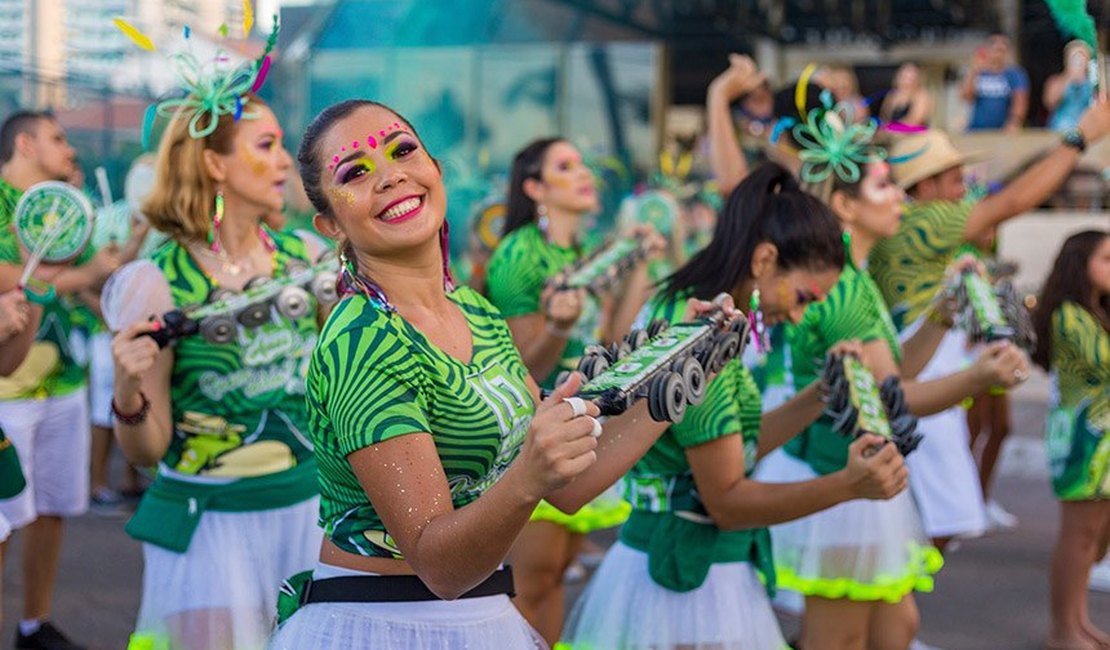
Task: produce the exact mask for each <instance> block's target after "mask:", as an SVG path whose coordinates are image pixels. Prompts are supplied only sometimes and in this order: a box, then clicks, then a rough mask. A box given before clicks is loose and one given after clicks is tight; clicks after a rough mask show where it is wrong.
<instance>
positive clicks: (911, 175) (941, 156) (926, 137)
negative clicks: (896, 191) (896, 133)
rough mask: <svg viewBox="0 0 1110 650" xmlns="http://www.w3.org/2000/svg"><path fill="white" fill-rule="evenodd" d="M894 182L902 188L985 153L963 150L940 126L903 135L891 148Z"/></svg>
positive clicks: (979, 157) (976, 158)
mask: <svg viewBox="0 0 1110 650" xmlns="http://www.w3.org/2000/svg"><path fill="white" fill-rule="evenodd" d="M889 154H890V160H891V161H892V164H891V171H892V172H893V173H894V182H896V183H898V185H899V186H901V187H902V189H909V188H911V187H913V186H914V185H916V184H917V183H919V182H921V181H923V180H925V179H926V178H932V177H933V176H936V175H937V174H939V173H941V172H943V171H946V170H949V169H951V168H953V167H956V166H958V165H962V164H964V163H967V162H974V161H976V160H980V159H982V158H983V155H984V152H981V151H978V152H971V153H961V152H960V151H959V150H957V149H956V147H955V145H953V144H952V141H951V140H949V139H948V134H946V133H945V132H944V131H939V130H937V129H929V130H927V131H922V132H921V133H914V134H912V135H907V136H906V137H904V138H899V139H898V140H897V141H896V142H895V143H894V145H893V146H891V147H890V150H889Z"/></svg>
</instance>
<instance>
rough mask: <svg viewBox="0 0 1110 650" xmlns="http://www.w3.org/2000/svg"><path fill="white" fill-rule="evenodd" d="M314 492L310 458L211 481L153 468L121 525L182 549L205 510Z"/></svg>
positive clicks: (279, 502) (265, 506) (241, 507)
mask: <svg viewBox="0 0 1110 650" xmlns="http://www.w3.org/2000/svg"><path fill="white" fill-rule="evenodd" d="M318 493H319V485H318V484H317V482H316V461H315V459H310V460H306V461H304V462H302V463H301V464H299V465H297V466H295V467H293V468H290V469H288V470H286V471H284V472H280V473H277V474H271V475H267V476H260V477H257V478H244V479H238V480H236V481H234V482H232V483H225V484H216V485H207V484H202V483H193V482H190V481H182V480H179V479H175V478H171V477H168V476H165V475H163V474H159V475H158V477H157V478H156V479H154V483H153V484H151V486H150V487H149V488H148V489H147V491H146V493H145V494H144V495H143V500H142V501H141V502H140V503H139V508H138V510H136V511H135V514H134V516H132V517H131V519H130V521H128V522H127V526H126V527H125V529H124V530H126V531H127V534H128V535H130V536H131V537H133V538H135V539H137V540H139V541H141V542H148V543H150V544H154V545H155V546H160V547H162V548H165V549H167V550H170V551H176V552H178V553H184V552H185V551H186V550H188V548H189V542H190V541H192V539H193V533H195V532H196V529H197V526H198V525H200V518H201V515H203V514H204V512H205V511H206V510H212V511H214V512H257V511H260V510H273V509H276V508H285V507H288V506H291V505H294V504H297V503H300V502H302V501H304V500H306V499H310V498H312V497H313V496H315V495H316V494H318Z"/></svg>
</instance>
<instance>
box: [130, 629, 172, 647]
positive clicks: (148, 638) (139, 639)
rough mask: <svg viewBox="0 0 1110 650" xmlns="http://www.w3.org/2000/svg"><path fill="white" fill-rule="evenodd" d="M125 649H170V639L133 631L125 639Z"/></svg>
mask: <svg viewBox="0 0 1110 650" xmlns="http://www.w3.org/2000/svg"><path fill="white" fill-rule="evenodd" d="M127 650H170V640H169V639H168V638H166V637H163V636H160V635H157V634H149V633H147V634H140V633H138V632H135V633H134V634H132V635H131V638H130V639H128V640H127Z"/></svg>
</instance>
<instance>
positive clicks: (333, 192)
mask: <svg viewBox="0 0 1110 650" xmlns="http://www.w3.org/2000/svg"><path fill="white" fill-rule="evenodd" d="M327 194H328V198H329V199H331V202H332V203H339V202H340V201H342V202H343V203H345V204H347V205H354V204H355V193H354V192H352V191H351V190H349V189H347V188H345V187H329V188H328V189H327Z"/></svg>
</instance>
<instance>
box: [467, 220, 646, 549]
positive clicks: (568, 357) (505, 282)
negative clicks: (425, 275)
mask: <svg viewBox="0 0 1110 650" xmlns="http://www.w3.org/2000/svg"><path fill="white" fill-rule="evenodd" d="M591 250H592V246H590V245H587V246H585V247H583V248H567V247H564V246H558V245H556V244H552V243H550V242H548V241H547V238H546V237H545V236H544V234H543V232H541V231H540V229H539V227H538V226H536V225H535V224H529V225H526V226H523V227H521V228H518V229H517V230H514V231H513V232H511V233H509V234H508V235H506V236H505V237H504V238H503V239H502V240H501V242H500V243H499V244H498V246H497V249H496V250H494V252H493V256H492V257H491V258H490V261H489V271H488V273H487V277H486V287H487V291H488V292H489V299H490V302H491V303H493V305H494V306H495V307H497V309H498V310H499V311H500V312H501V316H502V317H504V318H506V319H509V318H516V317H518V316H527V315H529V314H536V313H541V312H542V311H543V310H542V306H541V305H540V294H541V293H543V289H544V284H545V283H546V282H547V281H548V280H549V279H550V278H552V277H554V276H555V275H557V274H558V273H559V272H560V271H562V270H563V269H565V268H566V267H567V266H568V265H570V264H573V263H574V262H576V261H578V260H580V259H582V258H583V257H585V256H587V255H588V254H589V253H590V251H591ZM600 328H601V306H600V304H599V302H598V300H597V298H596V297H594V296H592V295H590V296H587V298H586V301H585V303H584V304H583V307H582V315H581V316H580V317H579V318H578V323H577V324H576V325H575V326H574V331H573V333H572V334H571V336H570V338H569V340H568V341H567V345H566V347H565V348H564V349H563V357H562V360H561V361H560V362H559V364H558V365H557V366H556V367H555V370H553V371H552V372H551V374H549V375H548V376H547V377H546V378H544V379H543V381H539V379H537V383H539V384H540V386H541V387H543V388H554V386H555V379H556V378H557V377H558V376H559V373H561V372H563V371H564V370H571V371H572V370H574V369H575V368H577V367H578V360H579V359H580V358H581V356H582V352H583V351H584V350H585V349H586V346H587V345H592V344H595V343H598V342H599V338H600ZM628 511H629V508H628V504H627V503H624V502H623V501H621V500H620V499H619V498H617V497H616V496H615V495H614V494H612V493H609V492H607V493H604V494H602V495H601V496H599V497H598V498H596V499H594V500H593V501H592V502H590V503H589V504H587V505H586V506H585V507H583V508H582V509H581V510H579V511H578V512H577V513H575V514H574V515H567V514H565V513H563V512H562V511H560V510H558V509H557V508H555V507H554V506H552V505H550V504H548V503H547V502H546V501H541V502H540V505H539V507H537V508H536V511H535V512H534V513H533V514H532V520H533V521H551V522H554V523H556V524H558V525H560V526H563V527H564V528H567V529H569V530H570V531H571V532H574V533H582V534H585V533H589V532H591V531H594V530H601V529H603V528H612V527H613V526H619V525H620V524H621V523H622V522H624V520H625V519H626V518H627V517H628Z"/></svg>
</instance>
